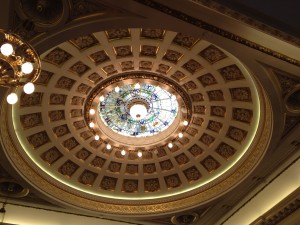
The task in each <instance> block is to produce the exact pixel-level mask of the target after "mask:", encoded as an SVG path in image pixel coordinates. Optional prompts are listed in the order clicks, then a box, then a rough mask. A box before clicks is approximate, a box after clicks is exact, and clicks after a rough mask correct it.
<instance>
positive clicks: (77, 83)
mask: <svg viewBox="0 0 300 225" xmlns="http://www.w3.org/2000/svg"><path fill="white" fill-rule="evenodd" d="M41 59H42V61H43V62H42V67H43V71H42V75H41V77H40V78H39V79H38V80H37V82H36V84H38V86H37V88H36V91H35V92H34V93H33V94H32V95H24V94H23V93H19V95H20V103H19V104H16V105H14V106H13V107H12V108H11V109H10V108H8V109H9V110H11V112H12V113H11V114H8V115H7V119H8V120H12V126H9V127H8V132H9V135H10V136H12V138H13V139H15V140H17V144H16V143H15V145H16V146H18V147H17V149H16V150H17V151H18V152H19V154H21V155H22V156H23V157H24V159H25V160H26V161H27V162H30V167H31V169H32V170H33V171H35V172H36V173H38V174H39V176H40V177H37V179H38V180H39V179H43V181H44V182H48V183H49V185H55V186H57V187H58V188H60V189H61V190H60V191H59V192H58V193H59V195H54V197H55V198H58V199H60V200H63V201H66V202H67V203H69V204H74V205H77V204H78V205H79V206H80V207H84V208H88V209H92V210H95V211H98V210H99V211H100V212H104V213H123V214H134V215H139V214H145V213H164V212H168V211H171V210H174V209H176V208H177V209H184V208H187V207H190V206H192V205H197V204H200V203H201V202H204V201H206V200H208V199H209V198H212V197H215V196H218V195H220V194H221V193H222V192H225V191H227V190H228V189H230V188H231V187H232V186H234V185H236V184H237V183H238V182H239V181H240V180H242V178H243V177H244V176H245V175H246V174H247V173H248V172H249V171H250V170H252V169H253V167H255V165H256V163H257V162H258V161H259V160H260V158H261V157H262V155H263V154H264V150H265V149H266V146H267V141H268V137H269V135H270V133H269V131H270V126H271V123H270V121H269V118H271V112H270V109H269V105H268V100H267V99H265V95H264V93H263V92H262V89H261V87H260V86H259V85H258V84H257V83H256V82H255V80H254V79H253V77H252V76H251V75H250V73H249V71H247V70H246V69H245V67H244V66H243V65H242V64H241V63H240V62H239V61H238V60H237V59H236V58H234V57H233V56H232V55H231V54H230V53H228V52H226V51H225V50H222V49H221V48H220V47H218V46H215V45H213V44H211V43H209V42H208V41H205V40H199V39H197V38H194V37H192V36H189V35H185V34H182V33H176V32H171V31H168V30H163V29H146V28H141V29H138V28H135V29H114V30H108V31H103V32H98V33H93V34H89V35H86V36H82V37H78V38H75V39H71V40H69V41H67V42H63V43H61V44H59V45H58V46H55V47H54V48H52V49H50V50H48V51H47V52H45V53H44V54H42V55H41ZM137 82H139V83H141V84H144V83H148V84H153V85H156V86H159V87H160V88H168V89H169V90H170V92H172V93H173V94H174V95H175V96H177V99H178V101H179V103H178V104H179V108H180V110H179V112H178V113H177V115H176V117H175V121H174V122H173V123H172V124H171V126H170V127H169V128H167V129H166V130H165V131H162V132H160V133H159V134H157V135H154V136H152V137H131V136H122V135H120V134H117V133H115V132H114V131H112V130H111V129H110V127H107V126H106V125H105V124H104V122H103V120H101V119H99V118H98V120H97V119H96V118H94V119H93V118H91V117H92V116H91V115H90V114H89V111H90V109H91V108H93V107H94V106H98V105H99V102H100V101H99V96H101V95H103V94H104V93H109V92H110V91H111V90H112V89H114V88H115V87H116V86H118V85H119V86H120V84H122V83H123V84H124V83H125V84H126V83H127V84H128V83H129V84H135V83H137ZM97 99H98V100H97ZM95 101H96V103H95ZM96 115H97V114H96ZM93 117H97V116H93ZM98 117H99V116H98ZM166 119H167V118H166ZM92 120H93V121H95V123H96V125H95V127H93V128H91V127H89V123H90V121H92ZM184 120H187V121H188V122H189V124H188V125H187V126H184V125H183V121H184ZM154 123H155V120H154ZM262 130H265V133H264V136H261V134H262V133H261V131H262ZM15 131H17V132H15ZM179 132H182V133H183V137H182V138H178V137H177V134H178V133H179ZM96 134H98V135H99V136H100V139H99V140H95V138H94V137H95V135H96ZM168 142H171V143H172V144H173V146H172V148H170V147H168V145H167V143H168ZM108 143H109V144H110V145H111V146H112V149H107V148H106V145H107V144H108ZM258 143H259V144H258ZM122 149H125V150H126V152H127V154H125V155H122V154H121V150H122ZM138 152H142V157H139V156H138ZM28 175H29V174H28ZM28 175H25V176H28ZM49 175H50V176H49ZM28 178H29V177H28ZM237 178H238V179H237ZM41 189H42V190H43V191H45V192H48V188H47V189H43V188H41ZM62 190H63V191H62ZM61 191H62V192H63V193H60V192H61ZM204 193H205V194H204ZM74 194H76V195H77V196H84V197H85V198H86V201H87V203H88V202H89V201H93V202H94V204H95V205H94V206H93V205H91V204H88V206H87V205H85V204H87V203H84V204H82V202H81V201H78V200H76V198H75V199H74V200H69V198H67V195H74ZM195 195H198V196H199V197H198V198H195ZM74 197H75V196H74ZM188 199H190V200H188ZM191 199H193V200H191ZM176 201H178V202H181V203H180V204H178V203H176V205H177V206H176V205H175V202H176ZM107 203H114V204H115V206H114V207H110V208H107V207H101V208H99V206H98V205H97V204H99V205H105V204H107ZM117 203H118V204H120V203H122V204H125V205H126V204H128V205H127V207H124V206H123V207H122V208H120V207H118V205H117ZM165 203H167V205H165ZM129 204H130V205H129ZM153 204H154V205H155V204H162V205H165V206H164V207H163V208H156V209H151V208H152V207H153ZM136 206H139V207H138V208H136Z"/></svg>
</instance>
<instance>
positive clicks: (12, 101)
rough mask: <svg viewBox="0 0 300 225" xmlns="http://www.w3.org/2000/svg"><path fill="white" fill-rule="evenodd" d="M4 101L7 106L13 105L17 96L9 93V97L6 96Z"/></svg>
mask: <svg viewBox="0 0 300 225" xmlns="http://www.w3.org/2000/svg"><path fill="white" fill-rule="evenodd" d="M6 101H7V103H8V104H11V105H13V104H15V103H16V102H17V101H18V96H17V94H16V93H10V94H9V95H7V97H6Z"/></svg>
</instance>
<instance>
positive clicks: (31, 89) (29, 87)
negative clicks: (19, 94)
mask: <svg viewBox="0 0 300 225" xmlns="http://www.w3.org/2000/svg"><path fill="white" fill-rule="evenodd" d="M34 89H35V88H34V84H33V83H31V82H29V83H27V84H25V85H24V87H23V90H24V92H25V93H26V94H29V95H30V94H32V93H33V92H34Z"/></svg>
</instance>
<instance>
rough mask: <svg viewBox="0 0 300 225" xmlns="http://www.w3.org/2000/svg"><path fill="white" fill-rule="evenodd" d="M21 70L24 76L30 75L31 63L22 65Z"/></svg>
mask: <svg viewBox="0 0 300 225" xmlns="http://www.w3.org/2000/svg"><path fill="white" fill-rule="evenodd" d="M21 70H22V72H23V73H25V74H30V73H31V72H32V71H33V65H32V63H30V62H26V63H24V64H22V66H21Z"/></svg>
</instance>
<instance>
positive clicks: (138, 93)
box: [98, 84, 178, 137]
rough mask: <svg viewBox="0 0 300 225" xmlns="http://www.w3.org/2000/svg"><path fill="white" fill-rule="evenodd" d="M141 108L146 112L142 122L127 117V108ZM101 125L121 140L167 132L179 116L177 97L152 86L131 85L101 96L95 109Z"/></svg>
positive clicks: (128, 110) (128, 114)
mask: <svg viewBox="0 0 300 225" xmlns="http://www.w3.org/2000/svg"><path fill="white" fill-rule="evenodd" d="M137 104H141V105H144V106H145V107H146V108H147V115H146V116H145V117H144V118H142V119H137V118H134V117H132V116H131V115H130V108H131V107H133V106H134V105H137ZM98 112H99V115H100V117H101V119H102V121H103V122H104V124H105V125H106V126H108V127H110V128H111V129H112V130H113V131H115V132H117V133H119V134H122V135H124V136H131V137H146V136H153V135H156V134H158V133H160V132H162V131H164V130H165V129H167V128H168V127H169V126H170V125H171V124H172V123H173V121H174V119H175V118H176V116H177V113H178V102H177V100H176V97H175V96H174V95H172V94H171V93H169V92H168V91H166V90H164V89H162V88H161V87H158V86H154V85H151V84H140V85H136V84H130V85H125V86H122V87H119V89H117V91H116V90H113V91H111V92H109V93H107V94H106V95H105V96H104V101H101V102H100V104H99V107H98Z"/></svg>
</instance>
